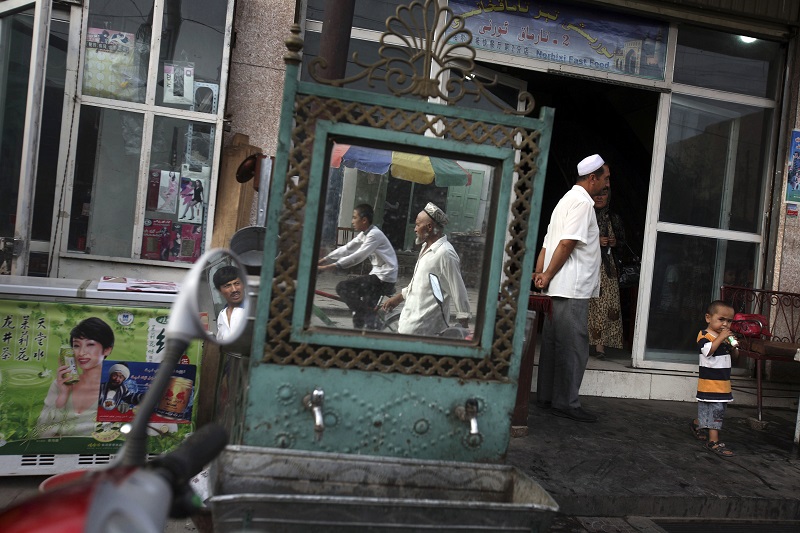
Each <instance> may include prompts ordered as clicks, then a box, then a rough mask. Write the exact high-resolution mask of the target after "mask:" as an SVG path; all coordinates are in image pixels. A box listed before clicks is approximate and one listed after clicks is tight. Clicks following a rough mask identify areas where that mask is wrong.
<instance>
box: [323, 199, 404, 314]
mask: <svg viewBox="0 0 800 533" xmlns="http://www.w3.org/2000/svg"><path fill="white" fill-rule="evenodd" d="M374 216H375V212H374V210H373V209H372V206H371V205H369V204H360V205H357V206H356V208H355V209H354V210H353V229H354V230H355V231H356V236H355V237H354V238H353V239H352V240H351V241H350V242H348V243H347V244H345V245H344V246H340V247H339V248H337V249H335V250H334V251H332V252H331V253H329V254H328V255H326V256H325V257H323V258H322V259H320V260H319V265H318V267H319V270H320V271H321V272H324V271H326V270H333V269H337V268H338V269H342V270H346V269H348V268H351V267H354V266H356V265H358V264H360V263H362V262H363V261H364V260H365V259H367V258H369V260H370V263H371V264H372V269H371V270H370V271H369V274H367V275H366V276H358V277H356V278H352V279H346V280H344V281H340V282H339V283H338V284H337V285H336V294H338V295H339V297H340V298H341V299H342V301H343V302H344V303H346V304H347V307H349V308H350V311H352V313H353V327H355V328H357V329H363V328H367V329H378V328H379V322H378V318H377V313H376V312H375V308H376V306H377V305H378V300H380V298H381V296H383V295H389V294H392V293H393V292H394V284H395V282H396V281H397V254H395V251H394V247H392V243H390V242H389V239H388V238H386V235H384V234H383V232H382V231H381V230H380V229H378V227H377V226H375V225H373V224H372V220H373V218H374Z"/></svg>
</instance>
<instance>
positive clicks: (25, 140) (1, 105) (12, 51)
mask: <svg viewBox="0 0 800 533" xmlns="http://www.w3.org/2000/svg"><path fill="white" fill-rule="evenodd" d="M50 17H51V2H50V0H46V1H39V2H25V1H9V2H3V3H2V4H0V160H1V161H2V169H3V170H2V172H3V175H2V178H3V179H2V194H0V255H2V258H1V259H0V273H2V274H16V275H27V274H28V271H29V261H30V252H31V232H32V227H33V223H32V222H33V218H34V207H35V206H36V202H35V200H34V198H35V195H36V189H37V180H36V177H37V167H38V154H39V145H40V126H41V125H42V119H43V114H42V108H43V101H44V98H45V92H46V89H45V87H46V85H47V82H46V80H47V79H48V76H47V75H48V74H50V73H49V72H47V71H46V69H45V65H46V64H47V55H48V51H49V49H50V48H52V46H53V42H52V40H51V42H50V46H47V43H48V36H49V34H50V32H51V30H53V31H56V32H63V35H64V36H66V35H67V32H68V28H67V27H65V25H64V24H63V23H61V24H59V23H57V24H54V25H51V20H50ZM59 48H60V50H61V51H62V53H63V54H66V48H67V47H66V45H65V44H62V45H61V46H60V47H59ZM62 70H63V69H62ZM63 77H64V76H63V73H62V75H61V79H62V80H63ZM56 83H57V82H56ZM57 92H58V91H57ZM58 98H61V99H63V81H62V84H61V89H60V96H59V97H58ZM54 109H57V112H56V115H57V116H58V117H59V119H60V116H61V105H60V103H57V104H56V105H55V108H54ZM55 131H56V132H58V131H60V129H59V128H57V129H56V130H55ZM56 146H57V144H56ZM47 160H48V161H55V160H57V154H56V157H53V155H52V154H50V155H48V157H47ZM52 174H53V176H54V175H55V171H54V169H53V173H52ZM42 185H43V186H45V187H46V186H47V185H48V184H47V180H45V181H44V182H43V184H42ZM49 188H50V193H49V195H47V194H44V195H43V198H46V197H48V196H49V209H47V208H46V207H47V206H46V207H45V209H44V210H43V212H42V214H41V216H42V217H44V218H45V219H46V220H47V221H50V220H51V217H52V212H53V211H52V205H53V203H52V202H53V192H52V191H53V189H54V187H53V186H52V184H51V185H50V187H49ZM45 225H47V224H45ZM42 233H43V234H46V236H45V237H44V238H45V240H47V239H49V228H47V229H46V230H43V231H42Z"/></svg>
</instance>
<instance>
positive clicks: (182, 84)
mask: <svg viewBox="0 0 800 533" xmlns="http://www.w3.org/2000/svg"><path fill="white" fill-rule="evenodd" d="M164 103H165V104H183V105H192V104H194V63H186V62H179V63H164Z"/></svg>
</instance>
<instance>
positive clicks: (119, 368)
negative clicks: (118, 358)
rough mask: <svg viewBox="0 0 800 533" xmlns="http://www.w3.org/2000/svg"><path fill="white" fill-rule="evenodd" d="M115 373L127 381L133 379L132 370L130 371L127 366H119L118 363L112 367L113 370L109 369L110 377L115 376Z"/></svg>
mask: <svg viewBox="0 0 800 533" xmlns="http://www.w3.org/2000/svg"><path fill="white" fill-rule="evenodd" d="M114 372H119V373H120V374H122V375H123V376H125V379H128V378H129V377H131V371H130V369H128V367H127V366H125V365H121V364H119V363H117V364H116V365H111V368H109V369H108V375H109V377H110V376H111V374H113V373H114Z"/></svg>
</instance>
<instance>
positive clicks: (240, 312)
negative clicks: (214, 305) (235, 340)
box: [213, 266, 247, 340]
mask: <svg viewBox="0 0 800 533" xmlns="http://www.w3.org/2000/svg"><path fill="white" fill-rule="evenodd" d="M213 281H214V287H215V288H216V289H217V290H218V291H219V293H220V294H221V295H222V297H223V298H225V301H226V302H227V305H226V306H225V307H223V308H222V310H221V311H220V312H219V315H218V316H217V340H223V339H225V337H227V336H229V335H231V332H235V331H238V328H240V327H244V322H245V320H246V319H247V316H246V313H245V310H244V283H242V280H241V279H240V278H239V269H238V268H236V267H235V266H224V267H221V268H219V269H218V270H217V271H216V272H214V278H213Z"/></svg>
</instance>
